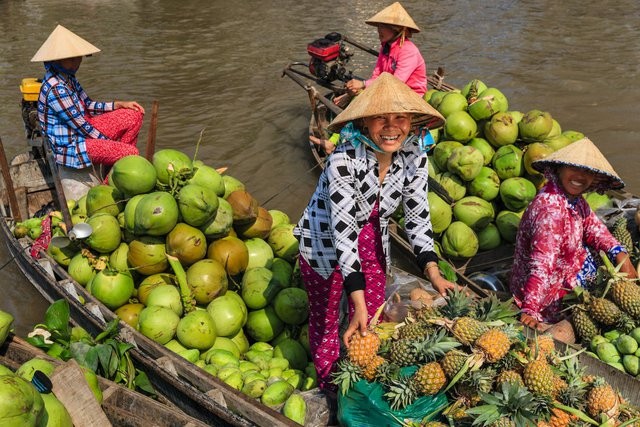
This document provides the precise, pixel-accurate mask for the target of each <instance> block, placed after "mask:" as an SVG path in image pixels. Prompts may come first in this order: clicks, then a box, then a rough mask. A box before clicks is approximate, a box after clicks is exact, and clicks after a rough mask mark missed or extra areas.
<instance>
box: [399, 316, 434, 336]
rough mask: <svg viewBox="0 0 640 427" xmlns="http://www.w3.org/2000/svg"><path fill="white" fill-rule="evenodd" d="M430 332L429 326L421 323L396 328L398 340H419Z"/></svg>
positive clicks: (416, 322)
mask: <svg viewBox="0 0 640 427" xmlns="http://www.w3.org/2000/svg"><path fill="white" fill-rule="evenodd" d="M430 330H431V328H430V326H429V325H428V324H426V323H424V322H422V321H414V322H410V323H407V324H405V325H404V326H401V327H400V328H398V338H399V339H409V340H421V339H423V338H424V337H425V336H426V335H427V334H428V333H429V331H430Z"/></svg>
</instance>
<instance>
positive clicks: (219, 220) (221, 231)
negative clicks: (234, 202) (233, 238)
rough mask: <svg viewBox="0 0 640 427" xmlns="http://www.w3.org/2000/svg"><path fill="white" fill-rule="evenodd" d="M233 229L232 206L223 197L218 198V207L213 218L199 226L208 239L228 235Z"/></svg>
mask: <svg viewBox="0 0 640 427" xmlns="http://www.w3.org/2000/svg"><path fill="white" fill-rule="evenodd" d="M232 229H233V208H232V207H231V205H230V204H229V202H227V201H226V200H225V199H223V198H218V209H217V210H216V215H215V216H214V217H213V219H211V220H209V222H208V223H206V224H205V225H203V226H201V227H200V230H202V232H203V233H204V235H205V236H207V238H208V239H212V240H214V239H219V238H221V237H225V236H228V235H229V232H230V231H231V230H232Z"/></svg>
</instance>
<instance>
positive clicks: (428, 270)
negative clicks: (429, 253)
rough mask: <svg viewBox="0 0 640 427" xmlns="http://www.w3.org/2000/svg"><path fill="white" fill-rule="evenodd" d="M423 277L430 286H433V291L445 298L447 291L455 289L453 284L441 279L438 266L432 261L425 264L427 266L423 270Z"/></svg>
mask: <svg viewBox="0 0 640 427" xmlns="http://www.w3.org/2000/svg"><path fill="white" fill-rule="evenodd" d="M424 275H425V277H426V278H427V279H429V281H430V282H431V285H433V289H435V290H436V291H437V292H438V293H439V294H440V295H442V296H443V297H446V296H447V290H448V289H455V288H456V286H458V285H456V284H455V283H453V282H450V281H449V280H447V279H445V278H444V277H442V275H441V274H440V268H439V267H438V264H437V263H436V262H434V261H432V262H429V263H427V266H426V267H425V269H424Z"/></svg>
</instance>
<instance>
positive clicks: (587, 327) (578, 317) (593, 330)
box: [571, 304, 600, 342]
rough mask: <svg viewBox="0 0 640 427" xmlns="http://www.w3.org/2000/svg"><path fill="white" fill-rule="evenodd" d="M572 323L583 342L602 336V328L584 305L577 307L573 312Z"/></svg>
mask: <svg viewBox="0 0 640 427" xmlns="http://www.w3.org/2000/svg"><path fill="white" fill-rule="evenodd" d="M571 323H572V324H573V327H574V328H575V330H576V332H577V333H578V336H579V337H580V339H581V340H582V342H589V341H591V338H593V337H595V336H596V335H600V326H599V325H598V324H597V323H596V322H595V321H594V320H593V319H592V318H591V317H590V316H589V312H588V310H587V308H586V307H585V306H584V305H581V304H580V305H576V306H575V307H573V310H572V311H571Z"/></svg>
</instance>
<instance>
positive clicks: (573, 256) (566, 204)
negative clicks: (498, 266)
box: [510, 181, 619, 323]
mask: <svg viewBox="0 0 640 427" xmlns="http://www.w3.org/2000/svg"><path fill="white" fill-rule="evenodd" d="M617 245H619V243H618V241H617V240H616V239H615V238H614V237H613V236H612V235H611V233H610V232H609V230H608V229H607V226H606V225H605V224H604V223H603V222H602V221H601V220H600V219H599V218H598V217H597V216H596V214H595V213H593V211H592V210H591V208H590V207H589V205H588V204H587V202H586V200H585V199H584V198H582V197H580V198H579V199H577V200H576V201H575V202H571V201H570V200H569V199H568V198H567V196H566V195H565V193H564V192H563V190H562V189H561V188H560V187H559V185H558V184H557V183H556V182H553V181H549V182H548V183H547V184H545V186H544V187H543V188H542V190H540V192H539V193H538V194H537V195H536V197H535V198H534V199H533V201H532V202H531V203H530V204H529V206H528V207H527V210H526V211H525V212H524V214H523V216H522V220H521V221H520V226H519V229H518V237H517V240H516V248H515V259H514V262H513V268H512V270H511V280H510V287H511V292H513V295H514V299H515V302H516V303H517V304H518V306H519V307H520V308H521V310H522V312H524V313H527V314H529V315H531V316H532V317H534V318H535V319H536V320H538V321H542V322H548V323H555V322H557V321H558V320H559V319H560V313H559V312H560V306H561V299H562V297H563V296H564V295H565V294H566V293H567V292H569V291H570V290H571V289H573V288H574V287H575V286H576V285H577V279H576V277H577V275H578V273H579V272H580V270H581V268H582V266H583V264H584V262H585V259H586V258H587V256H588V250H587V246H588V247H589V248H591V249H593V250H594V251H595V252H596V253H598V252H600V251H601V250H602V251H604V252H609V250H611V249H612V248H614V247H616V246H617Z"/></svg>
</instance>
